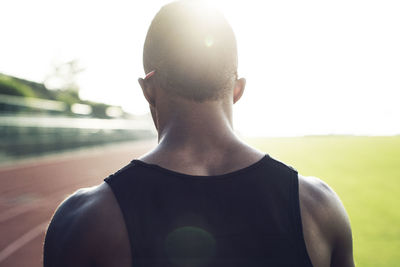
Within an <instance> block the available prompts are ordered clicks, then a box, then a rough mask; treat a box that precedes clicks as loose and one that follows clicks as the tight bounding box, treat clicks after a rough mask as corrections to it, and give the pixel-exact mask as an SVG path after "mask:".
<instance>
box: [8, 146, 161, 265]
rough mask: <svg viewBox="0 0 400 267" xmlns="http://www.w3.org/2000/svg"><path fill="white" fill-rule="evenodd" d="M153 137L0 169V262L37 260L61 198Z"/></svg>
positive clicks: (136, 154)
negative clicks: (46, 231) (48, 226)
mask: <svg viewBox="0 0 400 267" xmlns="http://www.w3.org/2000/svg"><path fill="white" fill-rule="evenodd" d="M156 144H157V141H156V140H150V141H141V142H135V143H129V144H125V145H123V146H121V145H118V146H114V147H107V148H104V149H96V150H95V151H93V150H89V151H88V152H86V153H82V152H80V153H74V154H69V155H67V156H61V157H60V156H55V157H52V158H47V159H41V160H38V161H36V162H30V163H25V164H18V165H16V166H11V167H2V168H1V169H0V266H7V267H14V266H15V267H17V266H18V267H25V266H29V267H39V266H42V249H43V241H44V233H45V230H46V228H47V225H48V223H49V221H50V219H51V216H52V215H53V212H54V211H55V209H56V208H57V206H58V205H59V204H60V202H61V201H62V200H63V199H64V198H65V197H67V196H68V195H69V194H71V193H73V192H75V191H76V190H77V189H79V188H81V187H90V186H93V185H97V184H100V183H101V182H102V181H103V179H104V178H105V177H107V176H108V175H110V174H112V173H114V172H116V171H117V170H119V169H120V168H122V167H123V166H125V165H126V164H128V163H129V162H130V161H131V160H132V159H134V158H137V157H139V156H140V155H143V154H144V153H146V152H147V151H149V150H150V149H151V148H152V147H154V146H155V145H156Z"/></svg>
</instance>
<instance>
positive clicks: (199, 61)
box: [143, 0, 237, 102]
mask: <svg viewBox="0 0 400 267" xmlns="http://www.w3.org/2000/svg"><path fill="white" fill-rule="evenodd" d="M236 50H237V49H236V40H235V36H234V33H233V31H232V28H231V27H230V25H229V23H228V22H227V21H226V19H225V18H224V16H223V15H222V14H221V13H220V12H219V11H218V10H216V9H213V8H211V7H209V6H207V5H205V4H203V3H201V2H200V1H194V0H192V1H190V0H184V1H176V2H172V3H170V4H168V5H165V6H164V7H162V8H161V9H160V11H159V12H158V13H157V15H156V16H155V17H154V19H153V21H152V23H151V25H150V28H149V30H148V32H147V36H146V41H145V44H144V50H143V65H144V70H145V72H146V73H148V72H150V71H153V70H155V71H156V77H157V80H158V81H159V83H160V86H161V87H162V89H163V90H166V91H167V92H168V93H169V94H170V95H172V96H179V97H183V98H185V99H189V100H193V101H196V102H204V101H209V100H218V99H222V98H224V97H225V96H226V95H227V93H228V92H229V90H231V89H232V87H233V86H234V82H235V80H236V78H237V77H236V70H237V51H236Z"/></svg>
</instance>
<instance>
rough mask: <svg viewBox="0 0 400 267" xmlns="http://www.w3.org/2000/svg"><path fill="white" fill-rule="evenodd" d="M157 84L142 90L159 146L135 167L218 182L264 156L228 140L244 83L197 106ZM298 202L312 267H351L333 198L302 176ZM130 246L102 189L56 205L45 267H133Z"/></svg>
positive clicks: (341, 212)
mask: <svg viewBox="0 0 400 267" xmlns="http://www.w3.org/2000/svg"><path fill="white" fill-rule="evenodd" d="M156 77H157V73H155V75H153V76H152V77H150V78H148V79H146V80H144V79H139V83H140V85H141V87H142V90H143V94H144V96H145V98H146V100H147V101H148V103H149V107H150V110H151V114H152V117H153V121H154V124H155V126H156V128H157V131H158V145H157V146H156V147H155V148H154V149H153V150H151V151H149V152H148V153H146V154H145V155H143V156H141V157H140V158H138V159H140V160H142V161H144V162H146V163H151V164H157V165H159V166H161V167H164V168H167V169H171V170H174V171H177V172H181V173H186V174H191V175H219V174H223V173H228V172H232V171H235V170H238V169H241V168H244V167H246V166H248V165H250V164H253V163H255V162H256V161H258V160H260V159H261V158H262V157H263V156H264V155H265V153H264V152H261V151H259V150H257V149H255V148H252V147H250V146H248V145H247V144H245V143H244V142H242V141H241V140H240V139H239V138H238V137H237V136H236V135H235V133H234V132H233V126H232V106H233V104H235V103H236V102H237V101H238V100H239V99H240V98H241V96H242V94H243V91H244V88H245V83H246V81H245V79H243V78H242V79H238V80H236V82H235V85H234V86H233V88H232V90H231V91H230V94H229V95H228V96H227V97H226V98H225V99H222V100H219V101H209V102H203V103H195V102H191V101H187V100H184V99H180V98H177V97H173V96H170V95H168V94H167V93H166V92H165V91H164V90H162V88H160V87H159V83H158V82H157V78H156ZM193 122H196V123H193ZM299 198H300V211H301V217H302V223H303V233H304V239H305V243H306V247H307V251H308V254H309V256H310V258H311V261H312V263H313V266H316V267H317V266H318V267H325V266H333V267H336V266H337V267H339V266H340V267H351V266H354V261H353V249H352V234H351V228H350V223H349V219H348V216H347V214H346V211H345V209H344V207H343V205H342V203H341V201H340V199H339V197H338V196H337V195H336V193H335V192H334V191H333V190H332V189H331V188H330V187H329V186H328V185H327V184H326V183H324V182H323V181H321V180H320V179H318V178H315V177H303V176H301V175H299ZM129 246H130V244H129V240H128V234H127V230H126V226H125V224H124V220H123V217H122V213H121V211H120V209H119V206H118V204H117V201H116V199H115V197H114V195H113V193H112V191H111V189H110V188H109V186H108V185H107V184H106V183H104V182H103V183H102V184H100V185H98V186H94V187H91V188H85V189H80V190H78V191H77V192H75V193H74V194H73V195H71V196H70V197H68V198H67V199H66V200H65V201H64V202H62V203H61V204H60V206H59V207H58V209H57V211H56V213H55V214H54V216H53V219H52V222H51V223H50V225H49V229H48V231H47V234H46V241H45V245H44V266H45V267H50V266H75V267H79V266H104V267H106V266H121V267H124V266H131V254H130V247H129Z"/></svg>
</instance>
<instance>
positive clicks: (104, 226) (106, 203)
mask: <svg viewBox="0 0 400 267" xmlns="http://www.w3.org/2000/svg"><path fill="white" fill-rule="evenodd" d="M105 181H106V183H103V184H101V185H99V186H97V187H95V188H92V189H90V190H86V191H85V190H80V191H78V192H77V193H76V194H74V195H73V196H72V197H70V198H69V199H68V200H66V201H65V202H64V203H63V204H62V205H61V206H60V208H59V209H58V211H57V212H56V214H55V216H54V218H53V221H52V223H51V224H50V227H49V230H48V233H47V235H46V243H45V266H62V264H59V263H60V261H62V259H65V260H64V261H62V262H63V263H65V265H64V266H86V265H85V264H82V265H79V264H78V263H79V262H85V261H86V263H95V266H156V265H157V264H160V263H162V266H170V265H169V264H170V263H171V262H172V263H175V264H178V265H181V266H182V265H183V264H185V263H187V260H188V259H187V258H185V256H184V255H191V256H192V258H193V257H195V256H199V255H194V254H196V253H200V255H201V256H202V259H203V263H204V264H205V263H206V262H205V261H204V259H206V258H208V259H209V260H210V261H208V264H209V265H204V266H224V264H225V265H226V266H228V265H229V266H285V265H286V266H311V262H310V258H311V260H312V262H313V263H314V266H329V265H330V261H331V258H330V256H331V255H330V254H329V253H330V252H332V250H333V246H332V244H331V240H330V239H329V238H325V236H324V235H323V236H324V238H318V237H315V236H313V233H315V232H318V231H320V232H322V233H324V229H323V226H322V225H321V223H322V221H323V219H321V218H322V217H323V215H321V214H322V213H324V212H321V209H319V208H318V207H315V205H316V204H315V203H314V202H313V201H312V199H314V200H315V199H316V198H319V200H321V199H322V198H324V197H325V196H327V194H326V193H324V192H323V190H322V189H321V188H320V185H318V184H316V183H314V184H312V183H311V182H310V181H309V180H307V179H304V177H301V176H300V179H298V176H297V172H296V171H295V170H293V169H291V168H289V167H288V166H286V165H285V164H283V163H281V162H279V161H276V160H274V159H272V158H271V157H269V156H266V157H264V158H263V159H262V160H260V161H258V162H256V163H254V164H252V165H250V166H248V167H247V168H243V169H240V170H237V171H233V172H230V173H227V174H223V175H214V176H208V177H205V176H195V175H187V174H183V173H178V172H176V171H171V170H168V169H165V168H162V167H160V166H158V165H154V164H146V163H144V162H142V161H138V160H134V161H132V162H131V163H130V164H128V165H127V166H125V167H124V168H122V169H121V170H119V171H118V172H117V173H115V174H113V175H111V176H110V177H108V178H106V179H105ZM299 181H300V183H299ZM310 186H311V187H310ZM310 188H312V189H313V190H314V191H315V192H316V193H315V192H314V193H313V194H314V196H310V194H309V193H310V192H311V191H310V190H311V189H310ZM298 190H300V194H299V191H298ZM299 195H300V203H299ZM321 196H322V198H321ZM310 198H311V199H310ZM326 199H329V197H326ZM313 203H314V204H313ZM300 204H301V210H300ZM312 205H314V207H312ZM300 212H302V214H300ZM328 217H329V216H328ZM71 222H74V223H71ZM302 225H303V226H304V227H302ZM309 226H311V227H309ZM60 227H61V228H63V229H64V231H62V232H63V233H65V234H61V233H60V232H59V231H57V229H55V228H60ZM303 228H304V231H303ZM303 232H304V236H303ZM325 232H326V231H325ZM64 240H65V241H64ZM60 241H61V242H60ZM75 242H79V244H81V245H80V246H70V245H69V246H68V244H71V243H75ZM321 242H322V243H321ZM55 244H57V247H60V248H61V250H63V251H61V252H60V251H59V252H57V253H56V252H55V251H54V247H56V245H55ZM321 245H325V246H326V247H327V251H329V253H328V254H329V255H326V254H319V253H318V246H321ZM68 248H74V249H68ZM307 250H308V251H307ZM46 251H47V257H46ZM83 252H84V253H83ZM55 255H58V257H56V256H55ZM60 255H63V257H60ZM71 255H74V256H73V257H71ZM77 255H80V256H81V257H80V256H77ZM308 255H310V256H308ZM46 258H47V260H46ZM80 258H81V259H80ZM66 259H68V260H66ZM71 259H75V260H74V262H73V264H71V265H68V264H67V262H68V261H70V260H71ZM211 259H212V260H211ZM185 261H186V262H185ZM46 263H47V265H46ZM52 263H53V264H54V265H52ZM267 263H268V264H267ZM195 266H203V265H195ZM337 266H351V265H337Z"/></svg>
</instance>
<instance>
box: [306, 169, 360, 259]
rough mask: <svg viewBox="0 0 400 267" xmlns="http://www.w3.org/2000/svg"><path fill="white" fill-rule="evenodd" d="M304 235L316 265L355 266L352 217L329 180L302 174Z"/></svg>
mask: <svg viewBox="0 0 400 267" xmlns="http://www.w3.org/2000/svg"><path fill="white" fill-rule="evenodd" d="M299 193H300V207H301V214H302V221H303V232H304V238H305V241H306V245H307V250H308V252H309V255H310V258H311V260H312V263H313V265H314V266H316V267H317V266H331V267H353V266H354V260H353V241H352V233H351V227H350V221H349V217H348V215H347V213H346V210H345V208H344V206H343V204H342V202H341V201H340V199H339V196H338V195H337V194H336V193H335V192H334V191H333V190H332V188H330V187H329V186H328V185H327V184H326V183H325V182H323V181H321V180H320V179H318V178H315V177H303V176H300V175H299Z"/></svg>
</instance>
